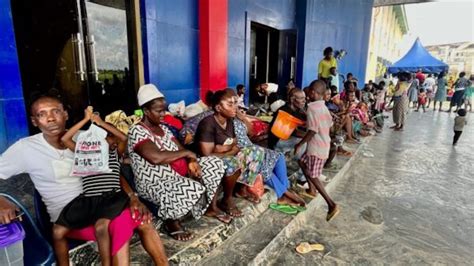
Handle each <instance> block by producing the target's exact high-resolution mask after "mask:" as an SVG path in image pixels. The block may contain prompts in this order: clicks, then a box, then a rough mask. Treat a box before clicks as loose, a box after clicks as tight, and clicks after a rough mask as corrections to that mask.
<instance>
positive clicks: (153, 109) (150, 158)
mask: <svg viewBox="0 0 474 266" xmlns="http://www.w3.org/2000/svg"><path fill="white" fill-rule="evenodd" d="M138 103H139V105H140V106H141V107H142V108H143V111H144V117H143V120H142V121H141V122H140V123H139V124H137V125H134V126H133V127H131V128H130V130H129V133H128V134H129V136H128V138H129V139H128V150H129V153H130V158H131V160H132V168H133V171H134V174H135V184H136V189H137V192H138V194H139V195H140V196H141V197H143V198H145V199H147V200H149V201H151V202H153V203H155V204H156V205H157V206H158V213H157V214H156V215H157V216H158V217H159V218H160V219H162V220H164V221H165V227H166V230H167V231H168V232H169V234H170V235H171V236H172V237H173V238H175V239H176V240H181V241H187V240H189V239H191V238H192V237H193V235H192V234H191V233H190V232H187V231H186V230H185V229H184V227H183V226H182V225H181V224H180V221H179V219H180V218H182V217H184V216H185V215H187V214H188V213H190V214H192V216H193V217H194V218H195V219H199V218H200V217H201V216H202V215H204V214H206V216H211V217H215V218H217V219H219V220H220V221H222V222H224V223H229V222H230V221H231V217H230V216H228V215H227V214H225V213H224V212H223V211H221V210H220V209H219V208H218V207H217V204H216V192H217V189H218V187H219V185H220V182H221V179H222V177H223V175H224V164H223V162H222V160H220V159H219V158H217V157H212V156H209V157H201V158H196V155H195V154H194V153H193V152H191V151H189V150H185V149H184V148H183V147H182V146H181V144H180V143H179V142H178V141H177V140H176V139H175V138H174V136H173V134H172V133H171V132H170V131H169V130H168V129H167V128H166V127H165V126H164V125H162V124H161V121H162V120H163V116H164V114H165V110H166V102H165V99H164V96H163V94H161V92H159V91H158V89H157V88H156V87H155V86H154V85H151V84H148V85H144V86H142V87H141V88H140V90H139V91H138Z"/></svg>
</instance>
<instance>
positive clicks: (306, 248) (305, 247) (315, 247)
mask: <svg viewBox="0 0 474 266" xmlns="http://www.w3.org/2000/svg"><path fill="white" fill-rule="evenodd" d="M311 251H324V246H323V245H321V244H310V243H308V242H302V243H300V244H299V245H298V246H297V247H296V252H298V253H299V254H306V253H309V252H311Z"/></svg>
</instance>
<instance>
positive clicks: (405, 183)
mask: <svg viewBox="0 0 474 266" xmlns="http://www.w3.org/2000/svg"><path fill="white" fill-rule="evenodd" d="M473 115H474V114H470V117H468V125H467V126H466V127H465V130H464V133H463V135H462V136H461V139H460V142H459V143H458V146H456V147H453V146H452V145H451V142H452V136H453V132H452V126H453V121H454V117H455V114H454V113H451V114H448V113H445V112H442V113H438V112H433V111H431V110H430V111H428V112H426V113H412V114H410V116H409V118H408V121H407V125H406V129H405V131H403V132H393V131H392V130H390V129H388V128H386V129H385V130H384V132H383V133H382V134H379V135H378V136H376V137H374V138H373V139H372V141H371V142H370V143H369V144H368V145H367V146H366V147H364V148H363V149H365V151H366V152H365V153H364V152H362V156H360V157H359V158H357V159H356V161H355V162H354V164H353V165H352V167H351V169H350V170H349V172H348V174H347V175H346V176H345V177H344V179H343V180H341V182H340V184H338V186H337V189H336V191H335V192H333V193H332V196H333V198H334V199H335V200H336V201H337V202H338V203H339V204H340V205H341V207H342V212H341V214H340V215H339V216H338V217H337V218H336V219H335V220H334V221H333V222H331V223H327V222H325V220H324V218H325V211H326V210H325V209H324V210H320V211H318V212H317V213H314V214H313V215H312V216H313V217H314V220H313V221H314V223H312V224H307V225H306V226H305V227H303V228H301V229H300V230H299V231H296V232H294V233H293V234H292V235H291V242H290V243H289V244H287V245H286V246H285V247H284V248H283V250H282V252H280V253H279V254H280V255H279V257H278V258H276V260H275V261H274V262H273V263H272V264H275V265H291V264H293V265H315V264H331V265H332V264H347V263H351V264H357V265H372V264H377V265H379V264H400V265H407V264H410V265H412V264H416V265H432V264H443V265H444V264H449V265H472V261H474V203H473V200H474V116H473ZM387 124H391V122H390V121H389V122H388V123H387ZM371 154H373V155H374V156H373V157H371V156H370V155H371ZM303 241H308V242H317V243H322V244H324V245H325V247H326V251H324V252H317V251H314V252H312V253H309V254H306V255H299V254H297V253H296V252H295V251H294V248H295V246H296V245H297V244H298V243H299V242H303Z"/></svg>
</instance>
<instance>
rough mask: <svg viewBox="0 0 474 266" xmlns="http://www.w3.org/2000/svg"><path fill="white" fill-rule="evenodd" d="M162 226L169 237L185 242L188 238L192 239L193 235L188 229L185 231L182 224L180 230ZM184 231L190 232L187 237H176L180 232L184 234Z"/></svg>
mask: <svg viewBox="0 0 474 266" xmlns="http://www.w3.org/2000/svg"><path fill="white" fill-rule="evenodd" d="M164 228H165V231H166V233H167V234H168V235H169V236H170V237H172V238H173V239H174V240H177V241H183V242H186V241H190V240H192V239H193V238H194V235H193V234H192V233H190V232H189V231H187V230H186V228H184V227H183V226H181V228H182V229H181V230H176V231H171V230H169V228H168V227H167V226H166V225H165V226H164ZM184 233H188V234H190V237H189V239H185V240H182V239H179V238H178V236H179V235H180V234H184Z"/></svg>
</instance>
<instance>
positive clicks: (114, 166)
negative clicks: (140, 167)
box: [82, 149, 120, 197]
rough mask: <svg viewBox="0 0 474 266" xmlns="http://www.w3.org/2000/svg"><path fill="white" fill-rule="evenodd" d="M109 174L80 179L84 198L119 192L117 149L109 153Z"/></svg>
mask: <svg viewBox="0 0 474 266" xmlns="http://www.w3.org/2000/svg"><path fill="white" fill-rule="evenodd" d="M109 168H110V170H112V172H110V173H101V174H97V175H89V176H85V177H83V178H82V186H83V188H84V196H86V197H93V196H100V195H102V194H103V193H106V192H111V191H120V162H119V159H118V154H117V149H115V150H111V151H109Z"/></svg>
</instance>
